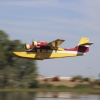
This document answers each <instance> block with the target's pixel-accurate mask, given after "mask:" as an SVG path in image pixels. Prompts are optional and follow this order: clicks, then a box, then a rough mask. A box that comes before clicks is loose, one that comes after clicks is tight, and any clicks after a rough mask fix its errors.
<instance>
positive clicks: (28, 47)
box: [25, 44, 34, 50]
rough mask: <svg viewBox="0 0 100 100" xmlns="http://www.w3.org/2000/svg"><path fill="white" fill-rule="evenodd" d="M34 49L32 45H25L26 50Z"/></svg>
mask: <svg viewBox="0 0 100 100" xmlns="http://www.w3.org/2000/svg"><path fill="white" fill-rule="evenodd" d="M32 48H34V47H33V45H32V44H25V49H26V50H29V49H32Z"/></svg>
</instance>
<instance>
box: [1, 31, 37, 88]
mask: <svg viewBox="0 0 100 100" xmlns="http://www.w3.org/2000/svg"><path fill="white" fill-rule="evenodd" d="M23 48H24V44H22V43H21V41H20V40H10V39H9V38H8V35H7V34H6V33H5V32H4V31H2V30H0V88H9V87H12V88H19V87H20V86H21V87H28V86H30V84H33V87H34V84H36V81H35V78H36V76H37V67H36V62H35V61H34V60H32V59H30V60H29V59H22V58H19V57H16V56H15V55H14V54H13V51H21V50H23Z"/></svg>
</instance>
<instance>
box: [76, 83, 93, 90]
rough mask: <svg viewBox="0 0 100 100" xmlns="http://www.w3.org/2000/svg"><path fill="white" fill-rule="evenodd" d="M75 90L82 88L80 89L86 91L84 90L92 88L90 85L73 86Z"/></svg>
mask: <svg viewBox="0 0 100 100" xmlns="http://www.w3.org/2000/svg"><path fill="white" fill-rule="evenodd" d="M75 88H79V89H80V88H82V89H86V88H93V87H92V85H91V84H77V85H76V86H75Z"/></svg>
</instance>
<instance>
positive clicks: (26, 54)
mask: <svg viewBox="0 0 100 100" xmlns="http://www.w3.org/2000/svg"><path fill="white" fill-rule="evenodd" d="M13 53H14V54H15V55H17V56H19V57H23V58H32V59H36V60H43V59H52V58H62V57H74V56H77V54H71V53H59V52H56V50H55V52H13Z"/></svg>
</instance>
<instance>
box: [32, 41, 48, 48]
mask: <svg viewBox="0 0 100 100" xmlns="http://www.w3.org/2000/svg"><path fill="white" fill-rule="evenodd" d="M32 44H33V46H35V47H37V46H44V45H46V44H47V42H45V41H33V42H32Z"/></svg>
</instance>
